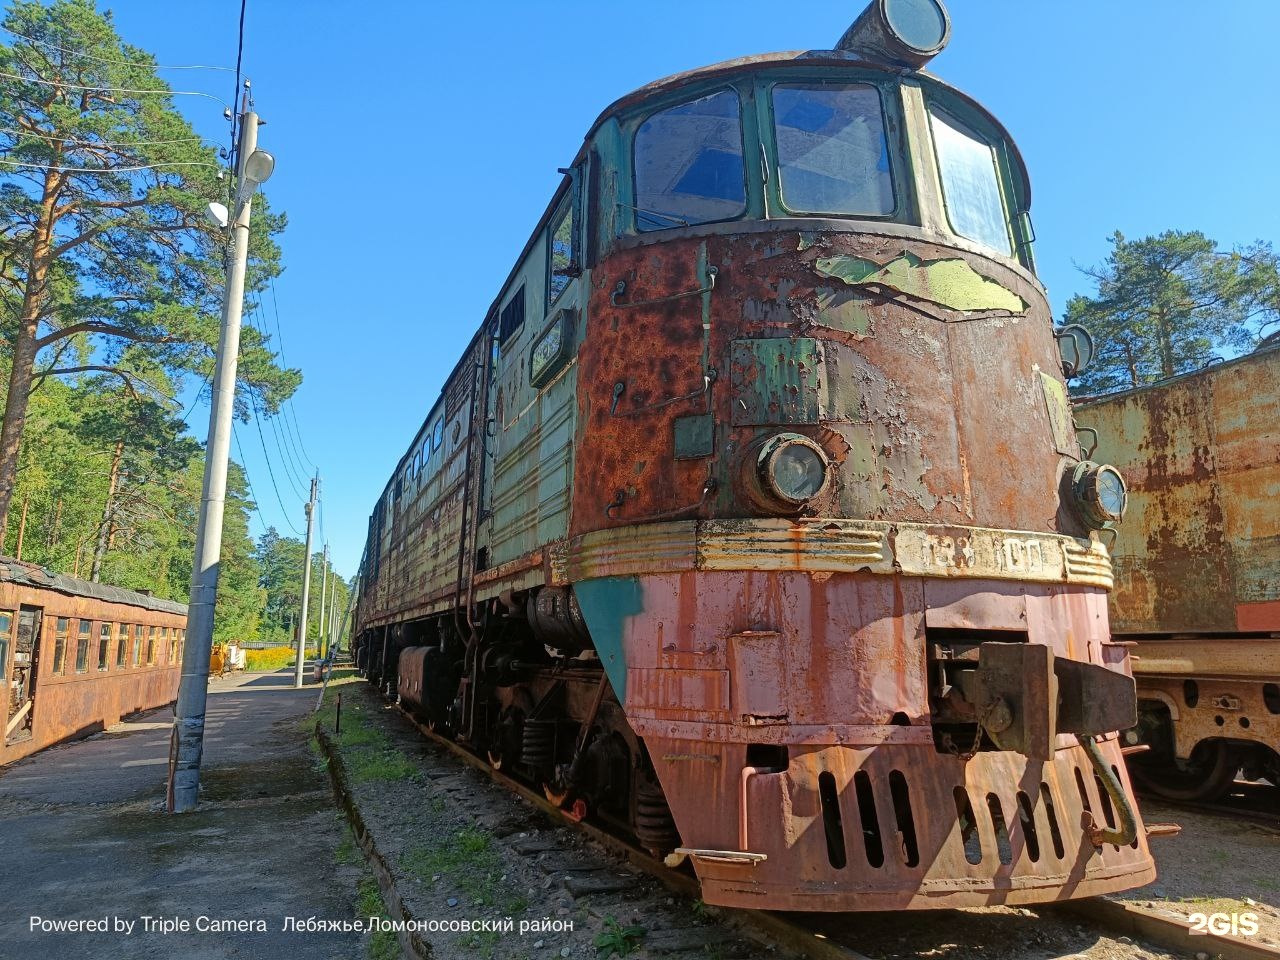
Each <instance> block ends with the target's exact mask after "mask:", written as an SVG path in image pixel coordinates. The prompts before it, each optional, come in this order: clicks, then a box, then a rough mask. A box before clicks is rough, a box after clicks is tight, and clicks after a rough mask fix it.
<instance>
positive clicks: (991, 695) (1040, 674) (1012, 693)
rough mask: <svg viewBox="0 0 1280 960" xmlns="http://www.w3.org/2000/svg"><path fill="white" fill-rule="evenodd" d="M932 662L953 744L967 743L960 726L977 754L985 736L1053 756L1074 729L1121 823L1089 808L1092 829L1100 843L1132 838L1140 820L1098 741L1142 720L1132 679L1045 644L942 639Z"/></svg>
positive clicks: (939, 717)
mask: <svg viewBox="0 0 1280 960" xmlns="http://www.w3.org/2000/svg"><path fill="white" fill-rule="evenodd" d="M930 659H931V660H932V661H933V663H932V666H933V676H934V690H933V694H934V696H933V706H934V721H935V724H936V725H941V726H943V727H944V728H946V729H947V730H948V731H951V732H949V733H948V734H946V740H947V742H948V743H949V744H954V743H955V741H956V740H957V739H961V740H963V739H964V734H963V733H962V732H961V731H965V730H969V731H972V736H973V740H972V743H973V751H976V750H977V749H978V748H979V745H980V744H981V743H982V742H983V738H984V737H985V738H986V739H987V740H989V741H990V743H991V744H992V745H993V746H994V748H995V749H997V750H1011V751H1014V752H1016V753H1021V754H1022V755H1024V756H1026V757H1028V758H1029V759H1032V760H1041V761H1048V760H1052V759H1053V756H1054V752H1055V747H1056V740H1057V735H1058V734H1060V733H1071V734H1075V736H1076V737H1077V738H1078V739H1079V741H1080V744H1081V746H1082V747H1083V748H1084V751H1085V754H1086V756H1088V758H1089V762H1090V765H1091V766H1092V767H1093V769H1094V772H1095V773H1096V774H1097V776H1098V778H1099V780H1100V781H1101V783H1102V784H1103V786H1104V788H1105V789H1106V792H1107V795H1108V797H1109V798H1110V800H1111V803H1112V805H1113V807H1114V808H1115V809H1116V810H1117V811H1118V814H1119V818H1120V828H1119V829H1118V830H1108V829H1105V828H1102V827H1099V826H1098V825H1097V824H1095V823H1094V821H1093V818H1092V816H1091V815H1090V814H1089V813H1088V812H1086V813H1085V814H1084V823H1083V824H1082V825H1083V827H1084V829H1085V831H1086V832H1087V833H1088V834H1089V836H1090V839H1091V841H1092V842H1093V844H1094V846H1098V847H1100V846H1102V844H1104V843H1114V844H1117V845H1122V844H1126V843H1131V842H1132V841H1133V839H1134V837H1135V836H1136V832H1137V820H1136V817H1135V816H1134V813H1133V809H1132V807H1131V805H1130V803H1129V800H1128V797H1127V796H1126V794H1125V791H1124V789H1123V787H1122V786H1121V784H1120V782H1119V779H1118V778H1117V776H1116V774H1115V772H1114V771H1113V770H1112V769H1111V768H1110V767H1109V766H1108V765H1107V763H1106V762H1105V759H1104V758H1103V756H1102V753H1101V751H1100V750H1099V748H1098V745H1097V742H1096V739H1097V738H1099V737H1101V736H1104V735H1105V734H1107V733H1110V732H1112V731H1114V730H1127V729H1129V728H1130V727H1132V726H1134V725H1135V724H1136V723H1137V721H1138V701H1137V691H1136V687H1135V685H1134V681H1133V678H1132V677H1130V676H1128V675H1126V674H1123V673H1119V672H1117V671H1115V670H1111V669H1109V668H1107V667H1104V666H1100V665H1098V664H1093V663H1085V662H1083V661H1080V660H1073V659H1070V658H1068V657H1058V656H1054V653H1053V650H1052V648H1050V647H1048V646H1045V645H1044V644H1038V643H1025V642H1020V643H1008V642H997V641H988V642H984V643H970V644H957V643H942V644H935V645H933V647H932V648H931V650H930Z"/></svg>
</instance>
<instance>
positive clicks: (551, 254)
mask: <svg viewBox="0 0 1280 960" xmlns="http://www.w3.org/2000/svg"><path fill="white" fill-rule="evenodd" d="M547 258H548V259H547V274H548V276H547V306H551V305H553V304H554V303H555V302H556V301H557V300H559V299H560V295H561V294H562V293H564V291H565V288H566V287H568V286H569V281H570V280H572V279H573V277H574V257H573V204H572V203H567V202H566V203H565V204H563V205H562V206H561V207H560V210H559V212H558V213H557V214H556V216H555V219H554V220H552V221H551V230H550V231H549V232H548V234H547Z"/></svg>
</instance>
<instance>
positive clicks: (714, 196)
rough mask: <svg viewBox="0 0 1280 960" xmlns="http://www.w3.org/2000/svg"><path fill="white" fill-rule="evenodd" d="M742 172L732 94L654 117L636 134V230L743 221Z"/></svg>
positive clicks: (736, 110)
mask: <svg viewBox="0 0 1280 960" xmlns="http://www.w3.org/2000/svg"><path fill="white" fill-rule="evenodd" d="M745 172H746V171H745V164H744V162H743V150H742V112H741V107H740V106H739V104H738V94H737V92H736V91H733V90H721V91H719V92H718V93H713V94H710V95H709V96H705V97H700V98H699V99H697V100H691V101H689V102H688V103H682V104H680V105H679V106H675V107H669V108H667V109H666V110H662V111H660V112H658V113H655V114H654V115H653V116H651V117H650V118H649V119H648V120H646V121H645V122H644V123H642V124H641V125H640V129H639V130H637V131H636V139H635V192H636V200H635V208H636V209H635V213H636V229H637V230H664V229H667V228H668V227H678V226H686V225H688V224H691V223H711V222H713V221H716V220H732V219H733V218H734V217H738V216H741V215H742V214H743V212H745V211H746V209H747V187H746V177H745Z"/></svg>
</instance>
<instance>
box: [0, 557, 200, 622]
mask: <svg viewBox="0 0 1280 960" xmlns="http://www.w3.org/2000/svg"><path fill="white" fill-rule="evenodd" d="M0 583H15V584H18V585H20V586H24V587H35V588H36V589H39V590H54V591H56V592H58V593H64V594H67V595H69V596H73V597H92V598H93V599H95V600H103V601H105V602H107V603H123V604H127V605H128V606H131V607H142V608H143V609H146V610H158V611H161V612H163V613H176V614H179V615H181V616H185V615H186V613H187V605H186V604H185V603H178V602H177V601H175V600H162V599H161V598H160V597H152V596H148V595H147V594H145V593H138V592H137V591H135V590H126V589H125V588H124V587H116V586H112V585H111V584H109V583H91V582H90V581H88V580H80V579H77V578H76V577H69V576H67V575H66V574H63V573H54V572H53V571H52V570H49V569H46V568H45V567H42V566H40V565H39V564H35V563H26V562H24V561H22V560H15V559H14V558H13V557H0Z"/></svg>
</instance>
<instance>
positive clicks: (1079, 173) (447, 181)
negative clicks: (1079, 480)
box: [114, 0, 1280, 576]
mask: <svg viewBox="0 0 1280 960" xmlns="http://www.w3.org/2000/svg"><path fill="white" fill-rule="evenodd" d="M238 6H239V5H238V2H237V0H217V2H214V0H184V2H183V3H181V4H174V3H173V2H172V0H118V2H117V3H116V4H115V6H114V9H115V13H116V18H117V23H118V25H119V27H120V29H121V32H122V33H123V35H124V37H125V38H126V39H127V40H129V41H130V42H133V43H136V44H138V45H140V46H142V47H145V48H147V49H149V50H151V51H153V52H154V53H155V54H156V55H157V57H158V58H159V60H160V62H161V63H168V64H174V63H221V64H233V63H234V55H235V31H236V17H237V13H238ZM861 6H862V4H861V3H860V2H858V0H853V2H850V3H839V4H808V3H793V4H779V3H777V2H764V0H735V2H714V0H706V2H696V3H694V2H689V0H680V2H674V0H647V2H645V3H638V4H635V5H627V6H624V5H622V4H620V3H599V2H596V3H571V2H560V3H554V4H553V3H545V4H543V3H527V2H520V3H517V2H501V0H499V2H495V3H461V2H457V3H449V4H445V3H434V2H407V0H395V2H382V3H373V2H370V3H363V4H356V3H342V4H339V3H337V2H333V0H314V2H305V3H304V2H301V0H289V2H284V0H249V10H248V18H247V31H246V32H247V40H246V45H245V69H246V72H247V74H248V75H249V76H250V77H252V79H253V82H254V90H255V93H256V98H257V106H258V110H259V112H260V113H261V114H262V116H263V117H264V118H265V119H266V120H267V121H268V126H266V127H265V128H264V129H263V130H262V136H261V141H260V143H261V145H262V146H263V147H265V148H267V149H270V150H272V151H273V152H274V153H275V154H276V157H277V161H278V163H277V167H276V173H275V176H274V178H273V179H272V180H271V182H270V184H269V193H270V196H271V200H272V203H273V205H274V206H275V207H277V208H279V209H283V210H285V211H286V212H287V213H288V215H289V220H290V226H289V230H288V232H287V234H286V235H285V237H284V257H285V263H286V272H285V274H284V276H283V277H281V279H280V280H279V281H278V282H277V291H278V294H279V306H280V320H281V324H282V327H283V331H284V344H285V353H286V357H287V359H288V361H289V363H290V364H291V365H295V366H300V367H302V369H303V371H304V373H305V377H306V379H305V382H304V383H303V385H302V387H301V389H300V390H299V391H298V393H297V395H296V397H295V401H294V402H295V407H296V411H297V415H298V419H299V422H300V425H301V431H302V437H303V443H304V444H305V446H306V448H307V453H308V454H309V455H310V457H311V458H312V459H313V460H314V461H315V463H316V464H317V465H318V466H319V468H320V472H321V474H322V476H323V487H324V502H325V510H324V514H325V523H324V526H325V533H326V535H327V537H328V540H329V542H330V544H331V546H332V550H333V554H334V557H335V562H336V564H337V566H338V569H339V570H340V572H342V573H343V574H344V575H348V576H349V575H351V574H353V573H354V572H355V568H356V565H357V564H358V562H359V558H360V552H361V549H362V548H363V543H364V536H365V527H366V523H367V518H368V514H369V511H370V509H371V507H372V505H373V503H374V501H375V499H376V497H377V496H378V494H379V493H380V492H381V490H382V487H383V484H384V483H385V480H386V477H387V476H388V474H389V473H390V471H391V469H392V467H393V466H394V464H395V463H396V461H397V460H398V458H399V456H400V454H401V453H402V451H403V450H404V448H405V447H406V446H407V445H408V442H409V440H410V439H411V436H412V434H413V432H414V431H415V430H416V428H417V426H418V425H419V423H420V422H421V419H422V417H423V416H424V414H425V413H426V410H427V408H428V407H429V405H430V404H431V402H432V400H433V398H434V397H435V396H436V394H437V392H438V390H439V388H440V385H441V382H442V379H443V377H444V376H445V375H446V374H447V373H448V371H449V370H450V369H451V367H452V366H453V364H454V362H455V360H456V358H457V356H458V354H459V353H460V351H461V349H462V347H463V346H464V345H465V343H466V341H467V340H468V338H469V337H470V336H471V334H472V333H473V332H474V330H475V328H476V326H477V325H478V324H479V322H480V321H481V319H482V318H483V316H484V313H485V310H486V308H487V307H488V305H489V303H490V302H491V300H492V299H493V297H494V295H495V293H496V292H497V285H498V284H499V283H501V281H502V279H503V278H504V277H505V276H506V273H507V271H508V269H509V267H510V265H511V263H512V261H513V259H514V258H515V256H516V255H517V254H518V253H519V251H520V249H521V247H522V246H523V245H524V242H525V240H526V239H527V238H528V235H529V233H530V231H531V229H532V227H533V224H534V223H535V221H536V220H537V218H538V216H539V215H540V214H541V212H542V210H543V208H544V206H545V204H546V202H547V200H548V199H549V197H550V194H551V191H552V190H553V189H554V188H555V185H556V183H557V180H558V175H557V174H556V168H557V167H560V166H564V165H565V164H567V163H568V162H569V161H570V160H571V159H572V158H573V156H574V154H575V153H576V151H577V149H578V146H579V144H580V143H581V139H582V135H583V133H584V132H585V131H586V129H587V127H588V126H589V125H590V123H591V121H592V120H593V119H594V118H595V116H596V115H597V114H598V113H599V111H600V110H601V109H602V108H604V107H605V106H606V105H607V104H608V103H609V102H610V101H612V100H613V99H614V98H615V97H617V96H620V95H622V94H624V93H626V92H628V91H630V90H631V89H633V88H635V87H637V86H640V85H642V84H644V83H647V82H648V81H650V80H653V79H656V78H658V77H661V76H665V75H667V74H670V73H675V72H677V71H680V70H685V69H688V68H691V67H696V66H700V65H703V64H707V63H712V62H715V61H718V60H724V59H728V58H731V57H735V56H740V55H744V54H751V53H762V52H767V51H772V50H789V49H806V48H808V49H812V48H829V47H830V46H831V45H832V44H833V43H834V42H835V40H836V38H838V37H839V35H840V34H841V32H842V31H843V30H844V29H845V27H847V26H848V24H849V22H850V21H851V20H852V18H853V17H854V16H855V15H856V14H857V13H858V11H859V10H860V9H861ZM949 6H950V10H951V14H952V20H953V31H952V40H951V45H950V47H949V48H948V49H947V50H946V51H944V52H943V53H942V54H941V55H940V56H939V57H938V58H937V59H936V60H935V61H934V62H933V65H932V67H931V69H932V70H933V71H934V72H935V73H937V74H938V75H940V76H942V77H944V78H945V79H947V80H948V81H950V82H951V83H953V84H955V85H956V86H958V87H960V88H961V89H963V90H965V91H967V92H968V93H970V94H971V95H973V96H975V97H976V98H977V99H979V100H980V101H982V102H983V103H984V104H986V106H987V107H989V108H990V109H991V110H992V112H994V113H995V114H996V115H997V116H998V117H1000V118H1001V119H1002V120H1003V122H1004V123H1005V125H1006V126H1007V127H1008V128H1009V130H1010V131H1011V132H1012V134H1013V136H1014V138H1015V139H1016V140H1017V141H1018V144H1019V146H1020V147H1021V149H1022V152H1023V155H1024V156H1025V158H1026V161H1027V164H1028V166H1029V168H1030V171H1031V181H1032V190H1033V204H1032V212H1033V215H1034V219H1035V223H1036V229H1037V232H1038V234H1039V241H1038V243H1037V256H1038V258H1039V263H1040V273H1041V278H1042V279H1043V281H1044V282H1045V284H1046V285H1047V286H1048V288H1049V293H1050V298H1051V302H1052V304H1053V308H1054V312H1055V314H1057V315H1061V312H1062V308H1063V305H1064V304H1065V302H1066V300H1067V298H1068V297H1069V296H1070V295H1071V294H1073V293H1076V292H1082V291H1085V290H1087V289H1088V284H1087V282H1086V280H1085V278H1084V277H1082V276H1081V274H1080V273H1079V271H1078V269H1077V267H1076V265H1077V264H1084V265H1088V264H1093V263H1096V262H1098V261H1099V260H1101V259H1102V258H1103V257H1104V256H1105V255H1106V253H1107V242H1106V241H1107V237H1108V236H1109V235H1110V234H1111V232H1112V231H1113V230H1116V229H1119V230H1121V231H1122V232H1124V233H1125V234H1126V235H1130V236H1143V235H1145V234H1148V233H1153V232H1159V231H1162V230H1164V229H1167V228H1173V227H1176V228H1183V229H1200V230H1203V231H1204V232H1205V233H1207V234H1208V235H1209V236H1211V237H1213V238H1214V239H1216V240H1217V241H1219V243H1221V244H1223V245H1225V246H1229V245H1232V244H1237V243H1246V242H1249V241H1251V240H1254V239H1258V238H1263V239H1268V240H1273V241H1274V240H1277V239H1280V238H1278V237H1277V236H1276V234H1277V225H1278V224H1280V199H1278V197H1280V174H1278V173H1277V170H1278V169H1280V121H1278V120H1277V112H1276V109H1275V107H1274V103H1273V100H1274V84H1275V70H1274V63H1275V59H1276V52H1275V50H1274V46H1275V44H1276V43H1277V38H1278V37H1280V3H1276V2H1275V0H1231V2H1224V3H1217V4H1206V3H1203V2H1194V3H1193V2H1190V0H1145V2H1133V3H1116V2H1114V0H1074V2H1071V3H1045V2H1039V3H1037V2H1026V0H950V4H949ZM166 76H167V77H168V78H169V79H170V80H171V82H173V83H174V85H175V86H176V87H177V88H179V89H203V90H208V91H210V92H214V93H219V94H221V95H222V96H223V99H230V87H231V80H230V78H229V77H228V75H226V74H199V73H193V72H190V71H182V72H178V73H172V74H167V75H166ZM181 104H182V107H183V109H184V110H185V111H186V112H187V114H188V116H190V117H191V118H192V120H193V121H194V122H195V123H196V125H197V127H198V129H200V130H201V132H203V133H206V134H208V135H209V136H211V137H217V138H219V140H220V141H221V140H222V139H223V134H224V129H225V125H224V124H223V122H222V120H221V118H220V116H219V113H220V111H221V108H220V107H216V106H214V105H213V104H212V103H211V102H209V101H202V100H198V99H196V98H190V97H188V98H181ZM268 308H270V301H269V300H268ZM206 417H207V411H205V410H203V409H200V410H197V411H196V412H195V413H194V414H193V415H192V418H191V422H192V424H193V427H194V432H195V433H196V434H197V435H198V436H199V437H200V438H201V439H203V437H204V431H205V427H206ZM238 431H239V435H240V439H241V442H242V444H243V447H244V450H245V453H246V461H247V467H248V470H249V476H250V480H251V482H252V484H253V486H254V489H255V492H256V493H257V495H258V499H259V502H260V506H261V516H262V518H263V519H265V521H266V522H267V523H271V524H275V525H276V526H277V527H279V528H280V529H281V530H282V532H286V533H287V532H289V528H288V524H287V523H286V522H285V521H284V519H283V516H284V515H283V512H282V510H281V508H280V506H279V505H278V504H277V502H276V496H275V493H274V492H273V491H272V489H271V482H270V478H269V476H268V472H267V469H266V466H265V465H264V462H263V456H262V448H261V446H260V445H259V440H258V437H257V433H256V430H255V428H254V427H253V426H252V425H248V426H245V425H241V426H240V427H239V428H238ZM266 438H267V448H268V450H270V451H271V453H272V455H273V457H275V456H277V454H276V447H275V438H274V436H273V433H272V431H271V429H270V427H268V428H267V433H266ZM275 472H276V479H277V481H278V483H279V486H280V490H281V495H282V497H283V498H284V502H285V505H286V506H287V507H288V508H289V511H290V516H291V518H292V520H293V523H294V525H295V526H296V527H298V528H299V529H301V527H302V509H301V503H300V500H299V498H298V496H297V495H296V494H295V492H294V490H293V489H292V487H291V486H290V484H289V482H288V481H287V480H286V479H285V478H284V474H285V472H286V471H285V470H284V469H283V466H282V464H280V463H278V462H277V464H276V466H275ZM259 530H260V525H259V524H255V533H256V532H258V531H259Z"/></svg>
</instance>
